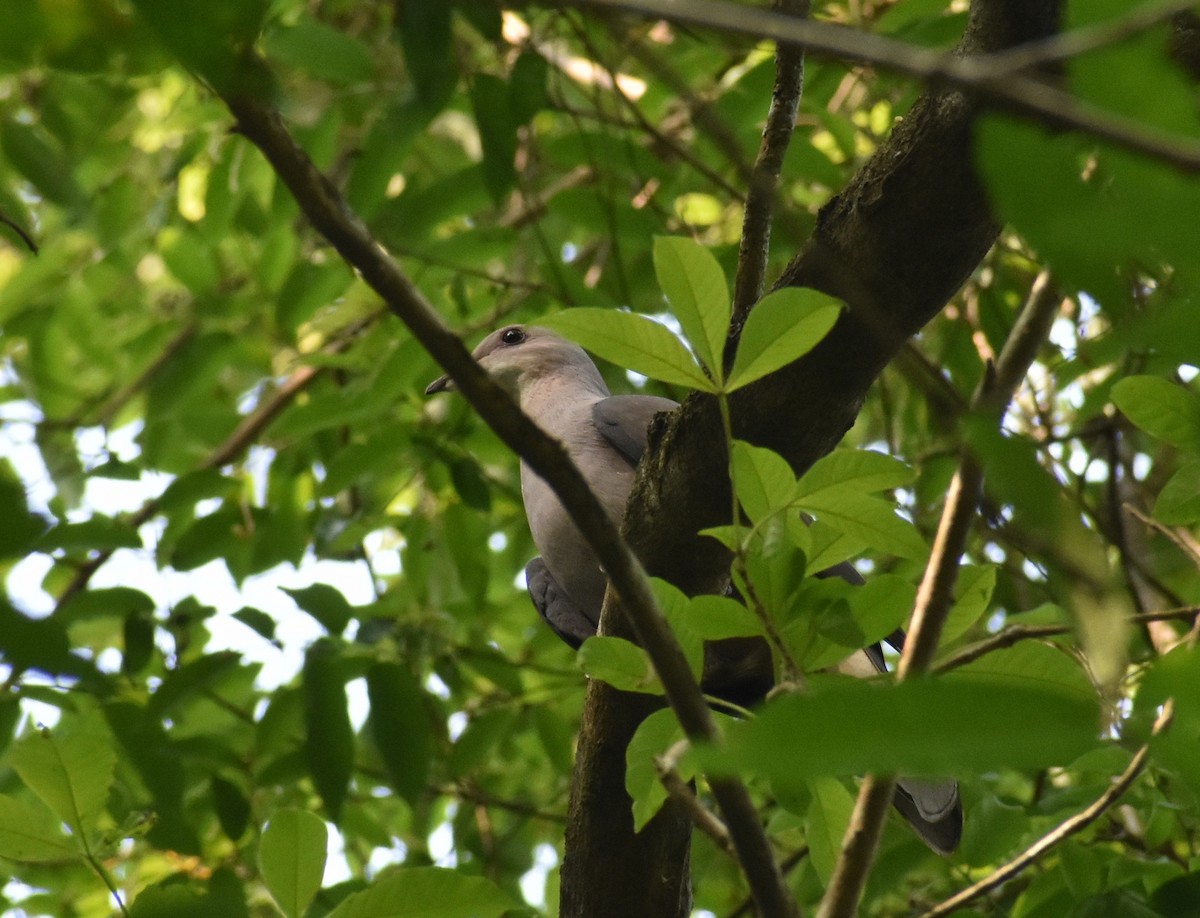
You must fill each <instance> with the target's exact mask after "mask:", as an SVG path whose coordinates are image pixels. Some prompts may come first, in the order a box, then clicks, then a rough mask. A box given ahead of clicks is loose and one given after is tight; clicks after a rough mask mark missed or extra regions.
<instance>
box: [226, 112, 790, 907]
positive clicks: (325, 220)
mask: <svg viewBox="0 0 1200 918" xmlns="http://www.w3.org/2000/svg"><path fill="white" fill-rule="evenodd" d="M223 98H224V101H225V103H226V105H228V107H229V110H230V111H231V112H232V113H233V115H234V117H235V118H236V119H237V121H238V127H239V130H240V133H241V134H242V135H243V136H244V137H246V138H247V139H248V140H249V141H250V142H251V143H253V144H254V145H255V146H257V147H258V148H259V150H261V151H262V153H263V155H264V156H265V157H266V158H267V160H268V162H270V163H271V166H272V167H273V168H274V170H275V173H276V174H277V175H278V176H279V178H280V179H281V180H282V181H283V183H284V184H285V185H287V187H288V189H289V190H290V191H291V193H292V195H293V197H294V198H295V199H296V202H297V204H299V205H300V209H301V210H302V211H303V212H304V214H305V216H306V217H307V218H308V219H309V221H310V222H311V223H312V224H313V226H314V227H315V228H316V230H317V231H318V232H319V233H321V234H322V235H323V236H324V237H325V238H326V239H327V240H328V241H329V243H330V244H331V245H332V246H333V247H334V248H335V249H336V250H337V252H338V253H339V254H340V255H341V256H342V258H344V259H345V260H346V262H347V263H348V264H350V265H351V266H352V267H354V268H355V269H356V270H357V271H358V272H359V273H360V274H361V275H362V277H363V279H364V280H365V281H366V282H367V283H368V284H369V285H370V286H371V288H372V289H373V290H374V291H375V292H376V293H377V294H378V295H379V296H380V297H381V298H382V299H383V301H384V303H385V304H386V305H387V306H388V308H389V309H390V310H391V311H392V312H393V313H394V314H395V315H396V316H397V317H398V318H400V320H401V321H402V322H404V324H405V325H406V326H407V327H408V328H409V330H410V331H411V332H412V333H413V336H414V337H415V338H416V339H417V340H418V341H419V342H420V343H421V345H422V346H423V347H424V348H425V350H426V351H428V352H429V354H430V355H431V356H432V357H433V358H434V360H436V361H437V363H438V364H439V365H440V366H441V367H442V369H443V370H445V371H446V372H447V374H448V375H449V376H450V378H451V379H453V380H454V384H455V387H456V388H457V389H458V391H459V392H461V393H462V395H463V397H464V398H466V399H467V401H468V402H469V403H470V404H471V406H472V407H473V408H474V409H475V410H476V412H478V414H479V416H480V417H481V418H482V419H483V420H484V422H485V423H486V424H487V425H488V426H489V427H490V428H491V429H492V430H493V431H494V432H495V433H496V434H497V436H499V437H500V439H501V440H502V441H503V442H504V443H505V445H507V446H508V447H509V448H510V449H512V450H513V452H515V453H516V454H517V455H519V456H520V457H521V458H522V459H523V460H525V462H527V463H528V464H529V466H530V467H531V468H532V469H533V470H534V471H535V472H536V473H537V474H538V475H540V476H541V477H542V478H543V479H544V480H545V481H546V482H547V483H548V484H549V485H550V487H551V488H552V489H553V491H554V493H555V494H556V495H557V497H558V498H559V500H560V501H561V502H562V504H563V506H564V507H565V508H566V509H567V510H568V512H569V513H570V515H571V518H572V519H573V520H574V521H575V522H576V525H577V526H578V527H579V529H580V531H581V532H582V533H583V534H584V537H585V538H586V539H587V541H588V544H589V546H590V547H591V549H592V550H593V551H594V552H595V553H596V556H597V558H598V560H599V561H600V564H601V565H602V566H603V568H604V570H605V572H606V573H607V574H608V578H609V583H610V585H611V586H612V588H613V589H614V590H615V591H616V593H617V595H618V596H619V597H620V599H621V602H622V607H623V609H624V611H625V613H626V614H627V615H628V616H629V620H630V622H631V623H632V625H633V628H634V632H635V634H636V635H637V637H638V640H639V643H640V644H641V646H642V647H643V648H644V649H645V650H646V652H647V654H648V655H649V656H650V659H651V661H652V662H653V664H654V668H655V670H656V672H657V673H658V675H659V678H660V679H661V680H662V684H663V687H664V689H665V690H666V694H667V700H668V701H669V702H670V704H671V707H672V709H673V710H674V711H675V714H676V716H677V717H678V718H679V722H680V725H681V726H682V727H683V730H684V733H685V734H686V735H687V736H688V738H689V739H692V740H693V741H699V742H706V743H709V744H714V745H717V746H720V745H722V742H723V740H722V735H721V733H720V731H719V730H718V728H717V725H716V722H715V721H714V719H713V717H712V712H711V711H710V710H709V708H708V706H707V705H706V704H705V702H704V697H703V696H702V695H701V693H700V686H699V685H698V684H697V683H696V680H695V678H694V677H693V676H692V673H691V669H690V666H689V664H688V661H687V658H686V657H685V656H684V654H683V651H682V649H681V648H680V646H679V643H678V641H676V639H675V636H674V634H672V632H671V629H670V627H669V626H668V625H667V622H666V619H665V618H664V617H663V615H662V612H661V611H660V610H659V608H658V604H657V602H656V601H655V599H654V594H653V592H652V591H651V589H650V583H649V580H648V579H647V577H646V574H645V571H644V570H643V569H642V566H641V564H640V563H639V562H638V560H637V558H635V557H634V555H633V552H632V551H630V549H629V546H628V545H627V544H626V543H625V542H624V540H623V539H622V538H621V536H620V534H619V532H618V531H617V527H616V525H615V524H614V523H613V522H612V520H610V519H609V517H608V514H607V513H606V511H605V510H604V508H603V506H601V504H600V502H599V500H597V498H596V496H595V495H594V494H593V493H592V492H591V489H590V488H589V487H588V485H587V482H586V481H585V480H584V478H583V476H582V475H581V474H580V472H579V470H578V468H576V467H575V465H574V463H573V462H571V459H570V457H569V456H568V454H567V452H566V449H565V447H563V445H562V444H561V443H559V442H557V441H556V440H553V439H552V438H550V437H549V436H547V435H546V434H545V433H544V432H543V431H542V430H541V428H539V427H538V426H537V425H536V424H534V422H533V421H532V420H530V418H529V417H528V416H527V415H526V414H524V413H523V412H522V411H521V410H520V408H518V407H517V405H516V404H515V403H514V402H513V400H512V399H511V398H510V397H509V396H508V395H507V394H506V393H505V392H504V390H503V389H502V388H500V386H499V385H498V384H497V383H496V382H495V381H494V380H493V379H492V378H491V377H490V376H488V374H487V373H486V372H485V371H484V370H483V368H482V367H480V366H479V364H478V363H476V362H475V360H474V359H473V358H472V357H471V355H470V353H469V352H468V351H467V349H466V348H465V347H464V346H463V343H462V342H461V341H460V340H459V339H458V338H457V337H456V336H455V335H454V334H453V333H452V332H451V331H450V330H449V329H447V328H446V326H445V325H444V324H443V322H442V320H441V319H440V318H439V316H438V314H437V312H436V311H435V310H434V309H433V307H432V306H431V305H430V303H429V302H428V301H427V300H426V299H425V297H424V296H423V295H422V294H421V292H420V291H419V290H418V289H417V288H416V286H415V285H413V283H412V281H411V280H409V278H408V277H407V276H405V275H404V274H403V273H402V272H401V271H400V270H399V268H398V267H397V266H396V264H395V262H394V261H393V260H392V258H391V257H390V256H389V255H388V254H387V253H386V252H385V251H384V250H383V248H382V247H381V246H380V245H379V243H378V242H377V241H376V240H375V238H374V237H373V236H372V235H371V233H370V231H369V230H368V229H367V228H366V226H365V224H363V222H362V220H361V219H359V218H358V216H357V215H356V214H354V212H353V211H352V210H351V209H350V206H349V205H348V204H347V202H346V201H345V199H344V198H343V197H342V195H341V193H340V192H339V191H338V190H337V188H336V187H335V186H334V185H333V183H332V182H331V181H330V180H329V179H328V178H327V177H326V176H325V175H324V174H323V173H322V172H321V171H320V170H319V169H317V167H316V166H315V165H314V164H313V162H312V160H310V159H309V158H308V155H307V154H306V153H305V152H304V150H302V149H301V148H300V146H299V145H298V144H297V143H296V141H295V140H294V139H293V138H292V136H291V134H290V133H289V132H288V130H287V128H286V127H284V125H283V122H282V120H281V118H280V117H279V114H278V113H277V112H275V111H273V110H272V109H270V108H268V107H266V106H264V105H263V104H262V103H260V102H259V101H258V100H256V99H250V98H247V97H245V96H238V95H226V96H224V97H223ZM710 784H711V786H712V789H713V795H714V796H715V797H716V798H717V802H718V803H719V804H720V806H721V810H722V812H723V814H724V816H725V820H726V823H727V825H728V826H729V831H730V834H731V835H732V837H733V840H734V844H735V846H736V847H737V851H738V857H739V860H740V861H741V864H742V868H743V869H744V870H745V872H746V876H747V880H748V882H749V883H750V886H751V889H752V890H753V891H754V896H755V901H756V903H757V904H758V906H759V909H760V910H761V912H762V913H763V914H764V915H769V916H775V915H779V916H783V915H794V914H796V906H795V902H794V900H793V898H792V896H791V893H790V891H789V890H788V888H787V886H786V884H785V883H784V881H783V877H782V875H781V874H780V873H779V869H778V866H777V865H776V864H775V862H774V859H773V857H772V856H771V849H770V843H769V841H768V840H767V837H766V833H765V831H764V830H763V827H762V824H761V823H760V821H759V819H758V813H757V811H756V810H755V808H754V805H753V802H752V801H751V799H750V795H749V793H748V792H747V790H746V787H745V785H744V784H742V782H741V781H740V780H738V779H736V778H724V779H719V780H717V779H714V780H713V781H711V782H710Z"/></svg>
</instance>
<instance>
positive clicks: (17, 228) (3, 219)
mask: <svg viewBox="0 0 1200 918" xmlns="http://www.w3.org/2000/svg"><path fill="white" fill-rule="evenodd" d="M0 223H3V224H4V225H5V226H7V227H8V228H9V229H10V230H12V231H13V232H14V233H16V234H17V235H18V236H19V237H21V241H22V242H23V243H25V247H26V248H28V249H29V251H30V252H32V253H33V254H34V255H36V254H38V244H37V243H36V242H35V241H34V239H33V237H32V236H31V235H29V233H27V232H26V231H25V227H23V226H21V224H19V223H18V222H17V221H16V220H14V219H13V218H12V217H10V216H9V215H8V214H6V213H4V211H2V210H0Z"/></svg>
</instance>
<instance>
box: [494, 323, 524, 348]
mask: <svg viewBox="0 0 1200 918" xmlns="http://www.w3.org/2000/svg"><path fill="white" fill-rule="evenodd" d="M500 340H501V341H503V342H504V343H505V344H520V343H521V342H522V341H524V340H525V332H524V331H522V330H521V329H519V328H517V327H516V326H514V327H512V328H506V329H504V333H503V334H502V335H501V336H500Z"/></svg>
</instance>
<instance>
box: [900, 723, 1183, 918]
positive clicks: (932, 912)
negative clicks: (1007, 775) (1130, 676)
mask: <svg viewBox="0 0 1200 918" xmlns="http://www.w3.org/2000/svg"><path fill="white" fill-rule="evenodd" d="M1173 711H1174V702H1173V701H1172V700H1171V699H1168V700H1167V702H1166V704H1164V705H1163V709H1162V713H1161V714H1160V715H1159V716H1158V720H1157V721H1156V722H1155V724H1154V731H1153V735H1154V736H1157V735H1158V734H1160V733H1161V732H1162V731H1163V730H1164V729H1166V727H1167V725H1168V724H1169V723H1170V721H1171V715H1172V713H1173ZM1149 755H1150V747H1149V746H1143V747H1142V748H1141V749H1139V750H1138V751H1137V752H1136V753H1134V756H1133V758H1132V759H1131V760H1130V762H1129V764H1128V765H1127V766H1125V770H1124V771H1123V772H1121V774H1120V776H1119V777H1118V778H1117V780H1116V781H1114V782H1113V783H1112V784H1111V785H1110V786H1109V787H1108V789H1107V790H1105V792H1104V793H1103V794H1101V795H1100V796H1099V797H1098V798H1097V799H1096V801H1095V802H1094V803H1092V804H1091V806H1089V807H1087V809H1085V810H1083V811H1081V812H1079V813H1077V814H1075V815H1074V816H1072V817H1071V818H1070V819H1067V820H1064V821H1063V822H1061V823H1059V825H1058V826H1056V827H1055V828H1054V830H1053V831H1051V832H1048V833H1047V834H1046V835H1043V836H1042V837H1041V838H1039V839H1038V840H1037V841H1036V842H1034V843H1033V844H1032V845H1030V846H1029V847H1028V848H1026V849H1025V850H1024V851H1022V852H1021V853H1020V854H1018V855H1017V856H1016V857H1015V858H1013V859H1012V860H1011V861H1009V862H1008V863H1007V864H1005V865H1004V866H1003V867H998V868H997V869H996V870H995V871H993V872H992V873H990V874H989V875H988V876H986V877H984V878H983V879H982V880H980V881H979V882H978V883H975V884H973V885H971V886H968V887H967V888H966V889H964V890H962V891H961V892H957V893H955V894H954V895H953V896H951V897H950V898H949V899H946V900H945V901H943V902H939V903H938V904H937V905H935V906H934V907H933V908H931V909H929V910H928V911H927V912H924V913H923V914H922V915H921V916H920V918H943V916H945V915H949V914H950V913H952V912H954V911H956V910H957V909H960V908H962V907H963V906H964V905H966V904H967V903H968V902H970V901H971V900H972V899H978V898H979V897H980V896H982V895H984V894H985V893H988V892H990V891H991V890H993V889H995V888H996V887H998V886H1000V885H1001V884H1003V883H1006V882H1008V881H1009V880H1011V879H1012V878H1013V877H1015V876H1016V875H1017V874H1019V873H1020V872H1021V871H1023V870H1025V869H1026V868H1028V867H1029V866H1030V865H1031V864H1033V863H1035V862H1036V861H1037V859H1038V858H1040V857H1041V856H1042V855H1043V854H1045V853H1046V852H1047V851H1049V850H1050V849H1051V848H1053V847H1054V846H1055V845H1057V844H1059V843H1060V842H1063V841H1065V840H1066V839H1068V838H1070V837H1071V836H1072V835H1076V834H1078V833H1079V832H1082V831H1083V830H1084V829H1086V828H1087V827H1088V826H1090V825H1091V824H1092V823H1093V822H1095V821H1096V820H1097V819H1099V818H1100V817H1101V816H1102V815H1104V812H1105V811H1106V810H1107V809H1108V808H1109V807H1111V806H1112V805H1113V804H1114V803H1115V802H1116V801H1117V800H1118V799H1120V797H1121V795H1122V794H1124V793H1125V792H1126V791H1127V790H1129V788H1130V787H1132V786H1133V782H1134V781H1136V780H1137V777H1138V775H1139V774H1141V772H1142V769H1143V768H1145V767H1146V759H1147V758H1148V757H1149Z"/></svg>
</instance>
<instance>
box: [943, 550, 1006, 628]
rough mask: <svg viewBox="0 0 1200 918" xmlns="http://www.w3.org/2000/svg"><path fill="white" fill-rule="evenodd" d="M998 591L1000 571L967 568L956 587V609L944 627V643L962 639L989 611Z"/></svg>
mask: <svg viewBox="0 0 1200 918" xmlns="http://www.w3.org/2000/svg"><path fill="white" fill-rule="evenodd" d="M995 589H996V569H995V568H994V567H992V566H991V565H979V566H976V565H963V566H961V567H959V569H958V580H957V581H956V583H955V585H954V605H953V606H951V607H950V612H949V614H947V616H946V622H945V624H944V625H943V626H942V643H944V644H948V643H949V642H951V641H953V640H955V639H956V638H958V637H961V636H962V635H963V634H965V633H966V632H967V631H968V630H969V629H970V628H971V626H972V625H974V624H975V623H976V622H978V621H979V620H980V619H981V618H982V617H983V615H984V613H985V612H987V610H988V605H989V604H990V603H991V601H992V592H993V591H994V590H995Z"/></svg>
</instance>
